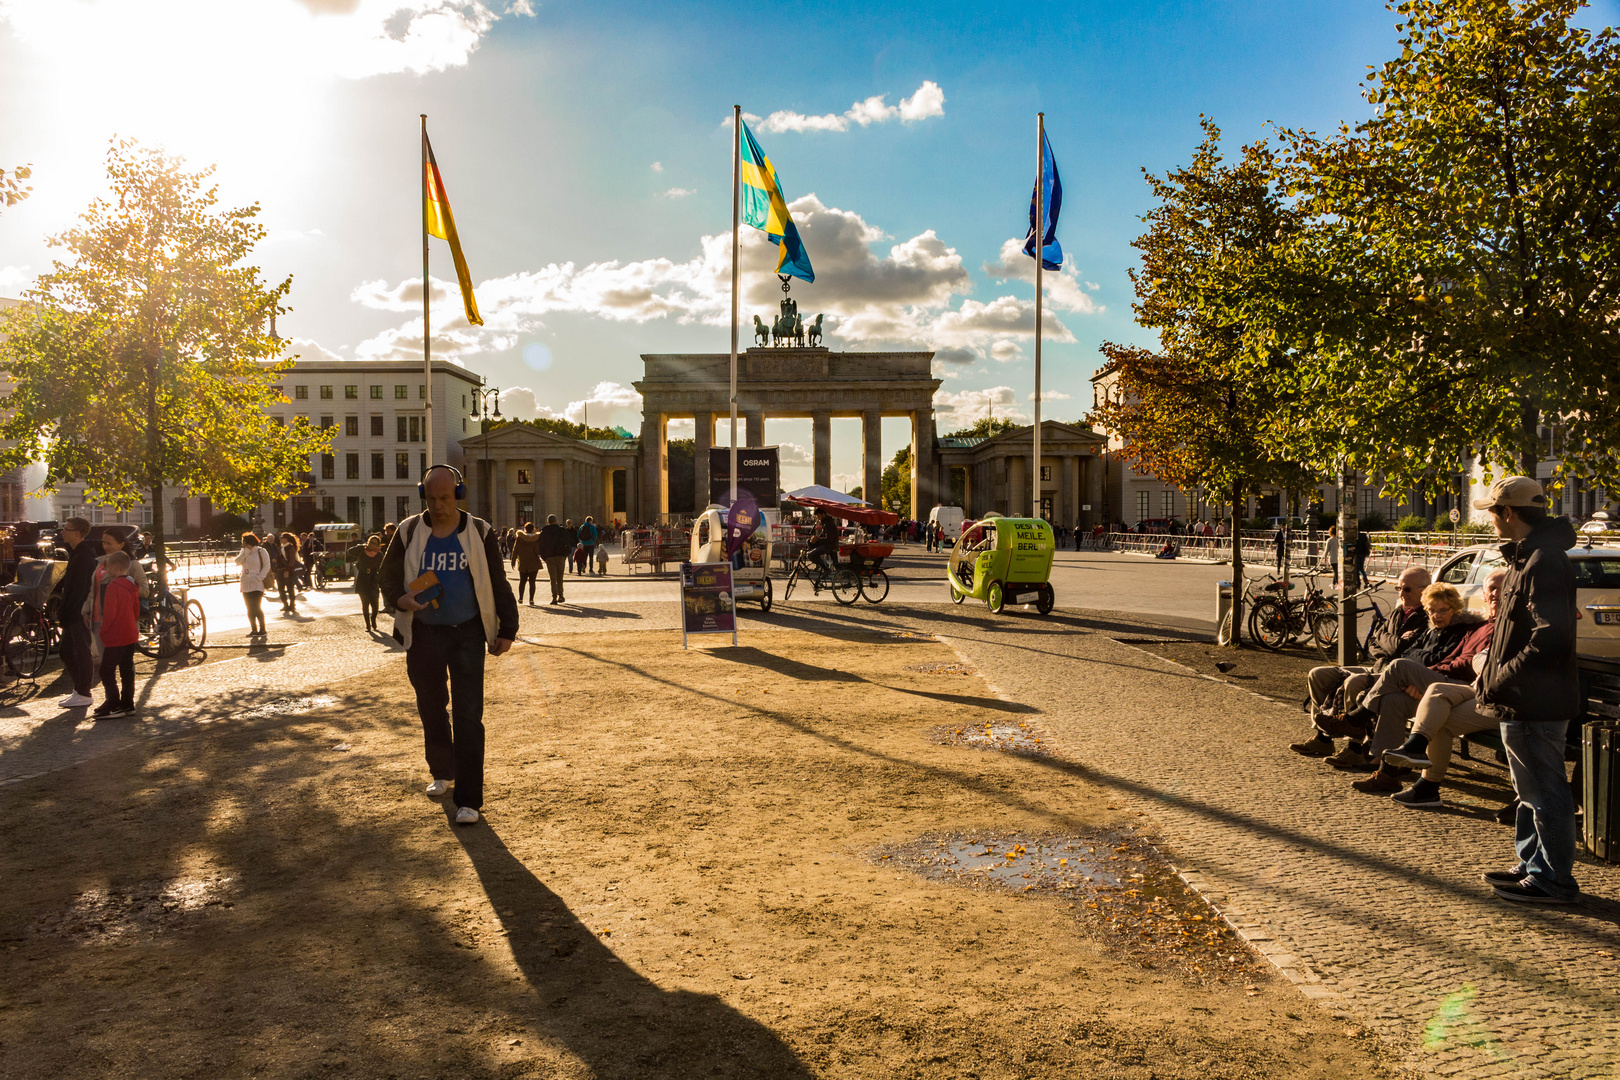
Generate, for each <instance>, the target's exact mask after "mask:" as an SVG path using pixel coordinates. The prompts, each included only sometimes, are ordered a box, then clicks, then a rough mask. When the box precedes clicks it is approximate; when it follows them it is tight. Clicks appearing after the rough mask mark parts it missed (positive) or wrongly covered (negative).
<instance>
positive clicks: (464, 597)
mask: <svg viewBox="0 0 1620 1080" xmlns="http://www.w3.org/2000/svg"><path fill="white" fill-rule="evenodd" d="M429 570H431V571H433V573H434V574H435V575H436V576H437V577H438V579H439V584H440V585H443V586H444V595H443V596H441V597H439V606H438V607H428V608H426V609H424V610H422V611H418V612H417V613H416V617H417V618H418V619H421V620H422V621H423V622H425V623H430V624H432V625H435V626H459V625H461V624H462V623H464V622H466V621H467V620H468V619H476V618H478V595H477V594H476V593H475V592H473V579H472V571H471V570H468V569H467V553H466V552H465V551H462V550H461V541H460V539H458V536H457V534H456V533H451V534H450V535H449V536H445V537H439V536H434V535H433V534H432V533H429V534H428V541H427V546H426V547H425V548H423V549H422V569H421V571H420V573H424V574H425V573H427V572H428V571H429Z"/></svg>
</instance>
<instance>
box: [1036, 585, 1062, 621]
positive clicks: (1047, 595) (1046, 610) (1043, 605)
mask: <svg viewBox="0 0 1620 1080" xmlns="http://www.w3.org/2000/svg"><path fill="white" fill-rule="evenodd" d="M1056 603H1057V590H1055V589H1053V588H1052V584H1051V582H1047V583H1046V584H1044V585H1042V586H1041V594H1040V596H1039V597H1037V598H1036V600H1035V610H1036V611H1038V612H1040V613H1041V614H1042V615H1050V614H1052V607H1053V605H1055V604H1056Z"/></svg>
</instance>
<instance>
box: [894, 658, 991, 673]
mask: <svg viewBox="0 0 1620 1080" xmlns="http://www.w3.org/2000/svg"><path fill="white" fill-rule="evenodd" d="M906 670H907V671H920V672H922V673H923V674H924V675H977V674H978V673H979V669H978V668H976V667H970V666H969V665H967V664H961V663H952V662H946V661H937V662H935V663H932V664H907V665H906Z"/></svg>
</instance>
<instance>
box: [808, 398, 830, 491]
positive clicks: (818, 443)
mask: <svg viewBox="0 0 1620 1080" xmlns="http://www.w3.org/2000/svg"><path fill="white" fill-rule="evenodd" d="M810 462H811V465H810V471H811V478H810V482H811V483H814V484H820V485H821V486H822V487H832V414H831V413H825V412H818V413H811V414H810Z"/></svg>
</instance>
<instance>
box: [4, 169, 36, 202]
mask: <svg viewBox="0 0 1620 1080" xmlns="http://www.w3.org/2000/svg"><path fill="white" fill-rule="evenodd" d="M33 175H34V170H33V168H32V167H31V166H28V165H18V166H17V167H16V168H15V169H12V170H11V173H10V175H7V174H6V170H4V169H0V206H16V205H17V204H18V203H20V202H22V201H23V200H24V199H26V198H28V196H29V195H30V194H32V193H33V190H34V189H33V188H31V187H25V186H23V184H22V183H21V181H23V180H27V179H28V178H29V177H31V176H33Z"/></svg>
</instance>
